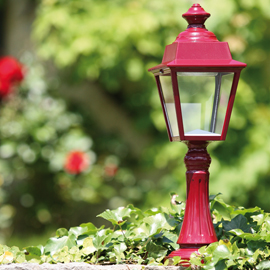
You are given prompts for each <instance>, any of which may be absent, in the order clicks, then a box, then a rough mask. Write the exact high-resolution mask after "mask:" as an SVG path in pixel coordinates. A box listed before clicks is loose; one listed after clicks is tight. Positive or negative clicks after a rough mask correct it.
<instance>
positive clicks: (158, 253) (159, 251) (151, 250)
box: [146, 241, 168, 259]
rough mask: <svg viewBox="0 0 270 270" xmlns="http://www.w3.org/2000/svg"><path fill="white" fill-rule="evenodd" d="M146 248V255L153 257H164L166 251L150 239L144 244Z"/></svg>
mask: <svg viewBox="0 0 270 270" xmlns="http://www.w3.org/2000/svg"><path fill="white" fill-rule="evenodd" d="M146 250H147V252H148V256H149V257H152V258H155V259H157V258H163V257H165V256H166V254H167V251H168V250H167V249H166V248H165V247H162V246H158V245H156V244H155V243H153V242H152V241H150V242H149V243H148V244H147V245H146Z"/></svg>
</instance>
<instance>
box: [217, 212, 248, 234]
mask: <svg viewBox="0 0 270 270" xmlns="http://www.w3.org/2000/svg"><path fill="white" fill-rule="evenodd" d="M222 224H223V228H224V229H225V230H226V231H230V230H233V229H241V230H242V231H243V232H249V231H250V225H248V224H247V219H246V217H244V216H243V215H238V216H236V217H234V218H233V219H232V220H231V221H223V222H222Z"/></svg>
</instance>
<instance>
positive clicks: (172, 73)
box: [154, 67, 241, 141]
mask: <svg viewBox="0 0 270 270" xmlns="http://www.w3.org/2000/svg"><path fill="white" fill-rule="evenodd" d="M177 72H230V73H234V77H233V81H232V87H231V91H230V96H229V100H228V105H227V110H226V115H225V119H224V124H223V128H222V133H221V135H220V136H219V135H215V136H213V135H212V136H211V135H199V136H196V135H192V136H190V135H185V133H184V126H183V118H182V110H181V100H180V95H179V90H178V89H179V88H178V82H177ZM240 73H241V69H237V70H236V69H235V68H231V69H228V68H225V69H224V68H190V69H187V68H181V67H178V68H172V69H169V68H165V69H160V71H159V72H155V73H154V75H155V79H156V83H157V87H158V92H159V97H160V102H161V105H162V111H163V114H164V118H165V122H166V127H167V132H168V136H169V140H170V141H224V140H225V139H226V135H227V130H228V126H229V122H230V117H231V113H232V108H233V104H234V99H235V95H236V90H237V85H238V82H239V77H240ZM161 74H162V75H161ZM160 76H170V77H171V79H172V89H173V95H174V104H175V111H176V117H177V123H178V130H179V139H178V138H177V139H174V137H173V136H172V131H171V127H170V123H169V120H168V114H167V110H166V107H165V100H164V96H163V92H162V86H161V83H160Z"/></svg>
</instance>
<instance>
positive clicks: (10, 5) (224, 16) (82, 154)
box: [0, 0, 270, 247]
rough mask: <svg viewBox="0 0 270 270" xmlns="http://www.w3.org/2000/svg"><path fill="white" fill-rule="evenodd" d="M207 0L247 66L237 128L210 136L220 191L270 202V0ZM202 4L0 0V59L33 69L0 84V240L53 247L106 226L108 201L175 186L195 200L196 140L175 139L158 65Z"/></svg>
mask: <svg viewBox="0 0 270 270" xmlns="http://www.w3.org/2000/svg"><path fill="white" fill-rule="evenodd" d="M197 2H198V3H200V4H201V5H202V7H203V8H204V9H205V10H206V11H207V12H209V13H211V17H210V18H209V19H208V20H207V22H206V28H207V29H208V30H210V31H212V32H214V33H215V34H216V36H217V38H218V39H219V40H220V41H227V42H229V46H230V49H231V51H232V55H233V58H234V59H236V60H238V61H242V62H245V63H247V65H248V66H247V68H246V69H244V71H243V72H242V76H241V80H240V83H239V87H238V93H237V96H236V100H235V105H234V108H233V113H232V118H231V122H230V125H229V130H228V134H227V139H226V141H225V142H213V143H211V144H210V145H209V147H208V151H209V153H210V155H211V158H212V163H211V166H210V193H211V194H216V193H219V192H220V193H222V194H223V195H222V198H223V199H224V200H225V201H226V203H232V204H235V205H243V206H245V207H251V206H259V207H262V208H263V209H264V210H266V211H270V137H269V136H270V135H269V134H270V87H269V85H270V64H269V63H270V46H269V44H270V5H269V4H267V3H266V2H265V0H226V1H216V0H204V1H203V0H198V1H197ZM193 3H195V2H194V1H190V0H167V1H160V0H113V1H111V0H102V1H101V0H42V1H41V0H20V1H18V0H0V13H1V16H0V21H1V23H0V32H1V40H0V49H1V57H5V56H12V57H15V58H16V59H18V61H19V62H20V63H21V65H22V66H21V69H22V73H23V79H22V80H18V81H20V83H17V84H16V85H13V86H12V87H10V89H9V94H6V92H4V91H3V89H2V92H0V94H1V104H0V140H1V141H0V204H1V205H0V243H1V244H3V243H6V244H9V245H17V246H20V247H23V246H27V245H35V244H39V243H40V244H44V242H43V239H47V237H49V236H51V233H52V232H54V231H55V229H57V228H59V227H65V228H69V227H71V226H77V225H79V224H81V223H83V222H89V221H91V222H93V223H94V224H95V225H96V226H100V225H102V224H103V223H104V220H103V219H101V218H96V215H97V214H99V213H101V212H103V211H104V210H105V209H107V208H110V209H113V208H116V207H119V206H125V205H127V204H129V203H132V204H134V205H135V206H136V207H139V208H143V209H148V208H151V207H156V206H168V205H169V204H170V193H172V192H175V193H177V194H178V195H179V196H178V199H179V200H182V201H183V200H185V171H186V170H185V166H184V163H183V158H184V156H185V154H186V152H187V148H186V146H185V145H184V144H183V143H176V142H174V143H170V142H169V140H168V136H167V132H166V127H165V122H164V119H163V114H162V110H161V105H160V102H159V97H158V93H157V90H156V86H155V82H154V78H153V75H152V74H149V73H148V72H147V69H148V68H150V67H152V66H154V65H156V64H158V63H160V62H161V59H162V55H163V52H164V48H165V45H167V44H170V43H172V42H173V41H174V40H175V38H176V36H177V35H178V34H179V33H180V32H181V31H184V30H185V29H186V26H187V23H186V21H185V20H184V19H182V17H181V15H182V14H183V13H185V12H186V11H187V10H188V8H190V7H191V5H192V4H193ZM0 63H1V62H0ZM0 69H1V64H0ZM0 73H1V70H0ZM0 75H1V74H0ZM0 77H1V76H0ZM78 160H82V161H83V163H82V164H81V166H79V167H78V166H77V167H76V164H77V163H76V162H78ZM74 164H75V165H74Z"/></svg>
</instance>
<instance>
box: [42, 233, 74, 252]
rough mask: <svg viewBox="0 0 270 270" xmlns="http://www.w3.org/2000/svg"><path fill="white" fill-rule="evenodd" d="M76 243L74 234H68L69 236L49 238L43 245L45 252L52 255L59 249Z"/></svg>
mask: <svg viewBox="0 0 270 270" xmlns="http://www.w3.org/2000/svg"><path fill="white" fill-rule="evenodd" d="M75 245H76V236H75V235H74V234H70V235H69V236H63V237H61V238H55V237H52V238H50V239H49V240H48V241H47V243H46V245H45V250H44V252H45V254H47V253H50V254H51V255H53V254H54V253H55V252H57V251H58V250H59V249H62V248H63V247H65V246H67V247H68V248H71V247H73V246H75Z"/></svg>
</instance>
